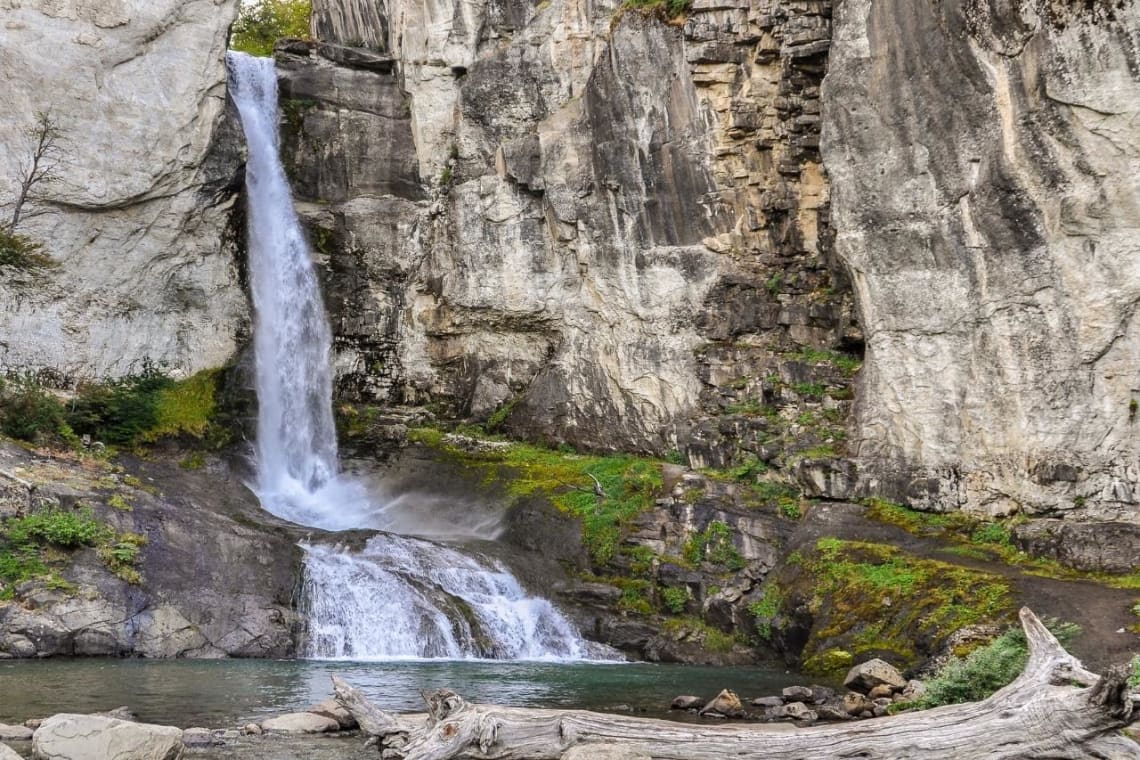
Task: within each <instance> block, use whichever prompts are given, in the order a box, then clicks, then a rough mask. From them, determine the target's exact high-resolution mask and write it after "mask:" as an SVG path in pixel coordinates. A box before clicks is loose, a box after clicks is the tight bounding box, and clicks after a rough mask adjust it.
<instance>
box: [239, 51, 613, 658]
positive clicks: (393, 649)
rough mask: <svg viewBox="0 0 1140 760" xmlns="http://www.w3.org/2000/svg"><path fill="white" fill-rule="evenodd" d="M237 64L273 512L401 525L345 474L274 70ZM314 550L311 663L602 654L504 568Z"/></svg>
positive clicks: (403, 547)
mask: <svg viewBox="0 0 1140 760" xmlns="http://www.w3.org/2000/svg"><path fill="white" fill-rule="evenodd" d="M227 63H228V66H229V72H230V81H229V85H230V95H231V97H232V98H233V100H234V103H235V104H236V105H237V107H238V111H239V113H240V115H241V122H242V127H243V129H244V131H245V136H246V142H247V144H248V146H249V161H248V163H247V167H246V196H247V204H248V208H249V232H248V235H249V241H248V242H249V245H248V248H249V256H250V281H251V291H252V293H253V302H254V309H255V312H256V319H255V326H254V355H255V359H256V365H257V372H256V377H257V396H258V442H257V470H258V478H257V483H256V487H255V488H256V491H257V494H258V496H259V498H260V499H261V503H262V506H263V507H264V508H265V509H266V510H267V511H269V512H271V513H273V514H275V515H277V516H279V517H282V518H284V519H287V520H290V521H292V522H295V523H299V524H301V525H307V526H310V527H314V528H321V529H325V530H347V529H354V528H373V529H383V528H386V527H390V526H391V525H393V524H400V522H401V521H400V520H398V519H395V518H394V517H393V515H392V514H391V511H392V510H391V509H390V507H392V506H393V505H377V504H375V503H374V502H373V501H371V500H370V499H369V494H368V492H367V489H366V488H365V487H364V486H363V484H361V483H358V482H355V481H353V480H352V479H350V478H347V477H345V476H343V475H339V474H338V472H337V450H336V431H335V425H334V422H333V413H332V369H331V365H330V353H331V337H330V330H329V325H328V318H327V317H326V315H325V310H324V306H323V304H322V303H321V295H320V289H319V286H318V280H317V277H316V272H315V271H314V268H313V264H312V261H311V257H310V254H309V249H308V245H307V244H306V242H305V237H304V234H303V232H302V229H301V225H300V223H299V221H298V219H297V215H296V213H295V211H294V210H293V202H292V196H291V194H290V191H289V185H288V181H287V179H286V176H285V172H284V169H283V168H282V165H281V160H280V157H279V155H278V142H277V76H276V71H275V69H274V66H273V61H272V60H271V59H268V58H256V57H253V56H249V55H246V54H244V53H236V52H230V53H229V54H228V55H227ZM396 506H401V505H396ZM404 522H407V521H404ZM412 522H413V523H414V520H413V521H412ZM472 537H476V538H477V537H480V536H477V535H473V536H472ZM304 549H305V563H304V586H303V588H304V591H303V598H302V601H301V609H302V612H303V613H304V615H305V621H306V622H305V625H306V636H305V639H306V648H305V650H304V654H305V655H306V656H309V657H331V658H336V657H351V658H355V659H370V658H496V659H583V658H586V657H589V656H591V654H593V656H598V655H600V654H601V652H600V651H597V650H593V651H592V650H591V645H590V644H588V643H587V642H585V641H583V640H582V638H581V637H580V636H579V635H578V632H577V631H576V630H575V629H574V626H573V625H571V624H570V622H569V621H568V620H567V619H566V618H565V617H563V616H562V615H561V614H560V613H559V612H558V611H557V610H556V609H555V608H554V606H553V605H552V604H551V603H550V602H548V601H546V600H544V599H539V598H534V597H529V596H527V595H526V593H525V592H524V591H523V589H522V586H521V585H520V584H519V582H518V581H517V580H516V579H515V578H514V576H512V575H511V574H510V572H508V571H507V570H506V569H505V568H504V567H502V566H501V565H500V564H498V563H497V562H492V561H485V560H479V559H476V558H474V557H472V556H470V555H468V554H465V553H463V552H461V551H459V550H458V549H456V548H453V547H451V546H447V545H444V544H441V543H435V542H432V541H427V540H423V539H418V538H409V537H406V536H400V535H394V534H381V535H378V536H375V537H373V538H372V539H370V540H369V541H368V542H367V544H366V546H365V548H364V550H363V551H361V552H358V553H351V552H349V551H348V550H347V549H344V548H341V547H334V548H330V547H328V546H320V545H305V546H304Z"/></svg>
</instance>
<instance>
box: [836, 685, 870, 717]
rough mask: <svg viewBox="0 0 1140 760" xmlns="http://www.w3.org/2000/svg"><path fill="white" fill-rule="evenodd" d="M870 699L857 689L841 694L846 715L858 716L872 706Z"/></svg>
mask: <svg viewBox="0 0 1140 760" xmlns="http://www.w3.org/2000/svg"><path fill="white" fill-rule="evenodd" d="M873 706H874V705H873V703H872V702H871V700H869V699H867V697H866V696H865V695H863V694H860V693H859V692H857V691H849V692H847V693H846V694H845V695H844V696H843V709H844V710H846V711H847V714H848V715H853V716H859V715H862V714H863V713H864V712H866V711H869V710H870V709H871V708H872V707H873Z"/></svg>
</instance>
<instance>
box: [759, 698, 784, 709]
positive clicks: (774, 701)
mask: <svg viewBox="0 0 1140 760" xmlns="http://www.w3.org/2000/svg"><path fill="white" fill-rule="evenodd" d="M783 704H784V698H783V697H756V699H754V700H752V705H753V706H754V707H780V706H781V705H783Z"/></svg>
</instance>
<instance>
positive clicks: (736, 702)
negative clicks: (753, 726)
mask: <svg viewBox="0 0 1140 760" xmlns="http://www.w3.org/2000/svg"><path fill="white" fill-rule="evenodd" d="M700 714H701V715H705V716H710V717H724V718H732V717H737V716H740V715H743V714H744V705H742V704H740V697H738V696H736V692H734V691H732V690H730V689H724V690H722V691H721V693H720V694H717V695H716V696H715V697H713V699H712V701H710V702H709V703H708V704H707V705H705V706H704V708H703V709H702V710H701V713H700Z"/></svg>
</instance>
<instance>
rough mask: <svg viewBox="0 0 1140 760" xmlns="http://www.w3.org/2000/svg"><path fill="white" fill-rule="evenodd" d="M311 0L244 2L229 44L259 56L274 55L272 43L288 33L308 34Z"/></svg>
mask: <svg viewBox="0 0 1140 760" xmlns="http://www.w3.org/2000/svg"><path fill="white" fill-rule="evenodd" d="M311 13H312V3H311V1H310V0H260V1H259V2H256V3H249V4H244V5H242V7H241V10H240V11H239V12H238V17H237V20H236V21H235V22H234V25H233V29H232V30H231V32H230V47H231V48H233V49H234V50H240V51H242V52H243V53H249V54H250V55H257V56H262V57H265V56H270V55H273V44H274V43H275V42H277V40H280V39H284V38H286V37H300V38H307V37H308V36H309V16H310V14H311Z"/></svg>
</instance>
